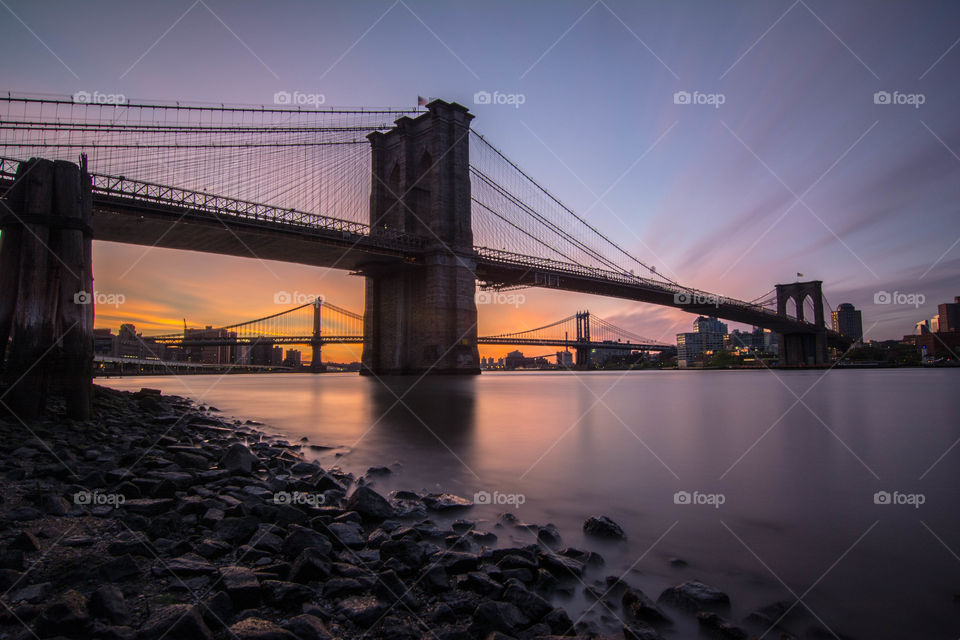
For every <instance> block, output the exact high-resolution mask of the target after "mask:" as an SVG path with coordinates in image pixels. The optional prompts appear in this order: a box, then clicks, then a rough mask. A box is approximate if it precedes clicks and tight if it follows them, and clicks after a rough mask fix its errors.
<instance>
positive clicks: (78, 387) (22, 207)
mask: <svg viewBox="0 0 960 640" xmlns="http://www.w3.org/2000/svg"><path fill="white" fill-rule="evenodd" d="M81 163H82V165H83V166H82V168H81V167H79V166H77V165H75V164H72V163H70V162H66V161H62V160H57V161H51V160H44V159H40V158H34V159H32V160H30V161H29V162H24V163H21V164H20V165H19V167H18V169H17V176H16V179H15V180H14V182H13V186H12V187H11V188H10V191H9V192H8V193H7V205H8V207H9V211H10V213H7V214H6V215H2V216H0V227H2V229H3V232H2V237H0V363H2V367H3V371H2V382H3V387H4V388H5V391H4V396H6V400H5V404H6V405H7V407H9V409H10V410H11V411H13V413H15V414H16V415H17V416H18V417H19V418H21V419H30V418H34V417H36V416H38V415H39V414H40V413H42V412H43V411H44V409H45V408H46V403H47V396H48V395H49V394H50V393H51V392H56V393H58V394H61V395H63V397H64V400H65V402H66V409H67V414H68V415H69V416H70V417H72V418H76V419H81V420H83V419H86V418H89V417H90V410H91V406H90V403H91V397H92V392H93V387H92V378H93V308H94V294H93V276H92V271H91V263H92V255H91V238H92V231H91V229H90V216H91V210H92V200H91V196H90V176H89V174H87V171H86V160H85V159H83V160H81Z"/></svg>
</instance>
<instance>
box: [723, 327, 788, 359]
mask: <svg viewBox="0 0 960 640" xmlns="http://www.w3.org/2000/svg"><path fill="white" fill-rule="evenodd" d="M724 344H725V347H726V348H727V349H730V350H732V351H736V352H739V353H757V352H759V353H771V354H775V353H777V352H778V350H779V347H780V345H779V341H778V340H777V334H776V333H774V332H772V331H770V330H769V329H761V328H760V327H754V328H753V331H751V332H746V331H740V330H738V329H734V330H733V331H731V332H730V333H729V335H727V340H726V342H725V343H724Z"/></svg>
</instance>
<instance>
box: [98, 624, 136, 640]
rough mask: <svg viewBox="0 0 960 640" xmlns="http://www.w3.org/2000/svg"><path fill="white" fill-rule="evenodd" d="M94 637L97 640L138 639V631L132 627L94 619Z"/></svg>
mask: <svg viewBox="0 0 960 640" xmlns="http://www.w3.org/2000/svg"><path fill="white" fill-rule="evenodd" d="M93 637H94V638H96V639H97V640H136V637H137V632H136V631H134V630H133V629H131V628H130V627H123V626H113V625H105V624H103V623H102V622H98V621H94V623H93Z"/></svg>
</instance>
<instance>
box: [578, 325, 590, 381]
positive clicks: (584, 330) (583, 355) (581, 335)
mask: <svg viewBox="0 0 960 640" xmlns="http://www.w3.org/2000/svg"><path fill="white" fill-rule="evenodd" d="M577 342H590V312H589V311H578V312H577ZM576 366H577V369H583V370H587V369H589V368H590V347H587V346H583V347H577V348H576Z"/></svg>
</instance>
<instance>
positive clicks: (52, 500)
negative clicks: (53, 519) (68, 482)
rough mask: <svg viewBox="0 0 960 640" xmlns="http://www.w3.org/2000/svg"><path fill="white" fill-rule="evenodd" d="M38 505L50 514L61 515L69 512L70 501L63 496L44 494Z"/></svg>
mask: <svg viewBox="0 0 960 640" xmlns="http://www.w3.org/2000/svg"><path fill="white" fill-rule="evenodd" d="M40 507H41V508H42V509H43V512H44V513H46V514H47V515H50V516H57V517H62V516H65V515H67V514H68V513H69V512H70V503H69V502H67V501H66V499H64V497H63V496H57V495H45V496H43V499H41V500H40Z"/></svg>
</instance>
